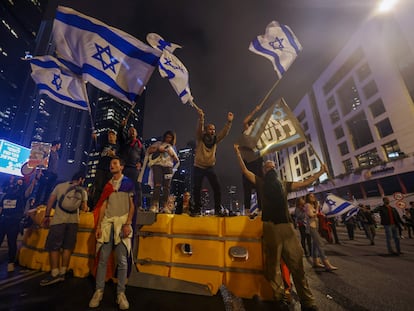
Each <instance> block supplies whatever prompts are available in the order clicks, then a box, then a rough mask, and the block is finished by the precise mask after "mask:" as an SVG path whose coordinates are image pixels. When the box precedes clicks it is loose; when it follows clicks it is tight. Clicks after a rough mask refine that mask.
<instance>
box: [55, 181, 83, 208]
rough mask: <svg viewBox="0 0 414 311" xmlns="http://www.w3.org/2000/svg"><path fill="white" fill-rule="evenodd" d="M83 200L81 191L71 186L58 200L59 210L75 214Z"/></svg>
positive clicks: (78, 187)
mask: <svg viewBox="0 0 414 311" xmlns="http://www.w3.org/2000/svg"><path fill="white" fill-rule="evenodd" d="M82 198H83V189H82V187H80V186H71V187H69V188H68V190H66V192H65V194H64V195H62V196H61V197H60V198H59V200H58V204H57V205H58V206H59V208H60V209H61V210H62V211H64V212H66V213H68V214H75V213H77V212H78V209H79V208H80V207H81V204H82Z"/></svg>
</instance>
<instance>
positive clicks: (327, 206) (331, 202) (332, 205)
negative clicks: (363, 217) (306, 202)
mask: <svg viewBox="0 0 414 311" xmlns="http://www.w3.org/2000/svg"><path fill="white" fill-rule="evenodd" d="M357 212H358V207H357V206H355V204H353V203H351V202H349V201H346V200H344V199H342V198H340V197H338V196H336V195H334V194H331V193H330V194H328V196H327V197H326V199H325V202H324V203H323V205H322V213H324V214H325V216H326V217H328V218H329V217H336V216H341V215H343V214H345V213H347V214H349V215H351V217H352V215H356V213H357Z"/></svg>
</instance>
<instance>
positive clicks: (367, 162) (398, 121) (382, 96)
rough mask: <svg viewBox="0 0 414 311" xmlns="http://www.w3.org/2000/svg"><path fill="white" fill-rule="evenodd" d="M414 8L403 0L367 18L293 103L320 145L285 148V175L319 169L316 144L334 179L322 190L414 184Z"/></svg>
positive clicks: (376, 191)
mask: <svg viewBox="0 0 414 311" xmlns="http://www.w3.org/2000/svg"><path fill="white" fill-rule="evenodd" d="M413 8H414V5H413V4H412V3H411V2H408V1H405V2H401V5H400V7H397V8H396V10H395V12H394V13H393V14H391V15H387V16H382V17H380V16H376V17H372V18H371V19H369V20H367V21H366V22H365V23H364V24H363V25H362V26H361V27H360V29H359V30H358V31H357V32H356V33H355V34H354V35H353V36H352V37H351V39H350V40H349V41H348V42H347V43H346V45H345V46H344V48H343V49H342V50H341V51H340V52H339V54H338V55H337V56H336V57H335V58H334V60H333V61H332V62H331V63H330V64H329V65H328V66H327V68H326V69H325V70H324V71H323V73H322V74H321V75H320V77H319V78H318V79H317V80H316V81H315V82H314V84H313V86H312V90H311V91H310V92H309V93H308V94H306V95H305V96H304V97H303V98H302V100H301V101H300V103H299V104H298V105H297V106H296V108H295V110H294V113H295V115H296V116H297V118H298V119H299V121H300V122H301V124H302V127H303V129H304V130H305V133H306V135H307V137H308V139H309V140H310V141H311V143H312V145H313V147H314V151H313V150H311V149H309V147H308V146H307V145H306V144H300V145H297V146H295V147H292V148H289V149H288V150H285V151H284V152H282V154H284V158H285V161H284V164H283V166H284V167H285V169H286V172H288V174H286V175H287V176H286V177H292V178H293V179H294V180H303V179H306V178H307V177H308V176H309V175H311V174H313V173H314V172H315V171H317V170H318V169H319V166H320V164H319V161H318V160H317V158H316V155H315V152H316V153H317V154H318V155H320V157H322V161H323V162H325V163H327V164H328V166H329V168H330V172H329V173H330V175H331V177H332V178H334V181H335V184H333V183H331V182H328V181H324V182H321V184H319V185H318V186H316V187H315V189H314V190H315V191H316V192H327V191H334V192H336V193H338V194H339V195H342V196H343V197H347V198H352V197H355V198H359V199H368V198H369V197H378V196H383V195H390V194H393V193H396V192H402V193H406V192H414V161H413V159H414V142H413V140H412V133H413V132H414V122H413V119H414V101H413V100H414V39H413V37H412V35H411V29H412V27H413V26H414V22H413V21H412V18H411V17H410V14H409V12H412V10H413ZM321 181H322V180H321ZM299 194H300V193H297V194H293V195H292V197H293V196H296V195H299Z"/></svg>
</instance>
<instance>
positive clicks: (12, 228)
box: [1, 221, 19, 263]
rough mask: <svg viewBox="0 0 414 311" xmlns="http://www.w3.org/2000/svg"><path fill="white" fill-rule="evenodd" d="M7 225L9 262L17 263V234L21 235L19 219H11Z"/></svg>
mask: <svg viewBox="0 0 414 311" xmlns="http://www.w3.org/2000/svg"><path fill="white" fill-rule="evenodd" d="M1 226H3V225H1ZM5 226H6V232H7V247H8V248H9V250H8V255H9V263H15V262H16V255H17V236H18V235H19V221H9V222H8V223H7V224H5ZM1 240H3V239H1Z"/></svg>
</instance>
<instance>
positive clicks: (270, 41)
mask: <svg viewBox="0 0 414 311" xmlns="http://www.w3.org/2000/svg"><path fill="white" fill-rule="evenodd" d="M249 50H250V51H252V52H253V53H256V54H259V55H262V56H264V57H266V58H267V59H269V60H270V61H271V62H272V64H273V67H274V69H275V71H276V73H277V76H278V77H279V79H281V78H282V76H283V74H284V73H285V72H286V71H287V70H288V68H289V67H290V65H291V64H292V63H293V61H294V60H295V59H296V57H297V55H298V54H299V52H300V51H301V50H302V45H301V44H300V43H299V40H298V39H297V38H296V36H295V34H294V33H293V31H292V30H291V29H290V28H289V27H288V26H286V25H282V24H279V23H278V22H276V21H272V22H271V23H270V24H269V25H267V27H266V32H265V34H264V35H260V36H257V38H256V39H254V40H253V41H252V42H251V43H250V46H249Z"/></svg>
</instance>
